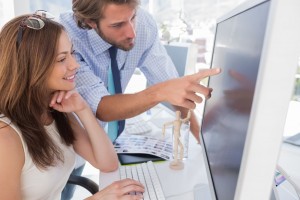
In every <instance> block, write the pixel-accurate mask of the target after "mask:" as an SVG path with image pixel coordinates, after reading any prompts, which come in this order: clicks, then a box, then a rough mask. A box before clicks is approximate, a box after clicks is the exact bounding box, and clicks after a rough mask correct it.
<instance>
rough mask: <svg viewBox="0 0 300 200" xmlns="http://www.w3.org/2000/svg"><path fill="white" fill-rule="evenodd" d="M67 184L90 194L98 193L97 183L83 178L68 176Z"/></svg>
mask: <svg viewBox="0 0 300 200" xmlns="http://www.w3.org/2000/svg"><path fill="white" fill-rule="evenodd" d="M67 184H73V185H79V186H81V187H83V188H85V189H86V190H88V191H89V192H90V193H91V194H95V193H97V192H98V191H99V186H98V184H97V183H95V182H94V181H92V180H91V179H88V178H86V177H83V176H76V175H70V177H69V179H68V182H67Z"/></svg>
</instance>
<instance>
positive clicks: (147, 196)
mask: <svg viewBox="0 0 300 200" xmlns="http://www.w3.org/2000/svg"><path fill="white" fill-rule="evenodd" d="M119 173H120V179H125V178H131V179H134V180H137V181H139V182H141V183H142V184H143V185H144V186H145V192H144V194H143V196H144V200H165V197H164V194H163V189H162V186H161V184H160V181H159V178H158V175H157V173H156V170H155V167H154V164H153V162H152V161H148V162H145V163H141V164H136V165H122V166H120V168H119Z"/></svg>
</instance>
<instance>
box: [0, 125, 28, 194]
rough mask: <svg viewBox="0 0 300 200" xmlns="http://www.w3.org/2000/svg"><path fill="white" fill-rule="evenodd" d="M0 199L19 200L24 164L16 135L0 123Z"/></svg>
mask: <svg viewBox="0 0 300 200" xmlns="http://www.w3.org/2000/svg"><path fill="white" fill-rule="evenodd" d="M0 127H3V128H0V163H1V164H0V186H1V189H0V190H1V195H0V199H12V200H20V199H21V172H22V168H23V165H24V162H25V156H24V151H23V146H22V143H21V140H20V138H19V136H18V134H17V133H16V132H15V131H14V130H13V129H12V128H11V127H10V126H6V124H4V123H3V122H0Z"/></svg>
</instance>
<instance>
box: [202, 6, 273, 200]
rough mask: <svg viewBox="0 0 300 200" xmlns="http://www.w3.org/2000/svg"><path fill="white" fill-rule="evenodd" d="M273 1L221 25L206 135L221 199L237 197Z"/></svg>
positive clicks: (207, 152)
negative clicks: (219, 70)
mask: <svg viewBox="0 0 300 200" xmlns="http://www.w3.org/2000/svg"><path fill="white" fill-rule="evenodd" d="M268 8H269V2H265V3H262V4H260V5H258V6H256V7H253V8H251V9H249V10H247V11H245V12H243V13H240V14H238V15H236V16H234V17H232V18H230V19H227V20H225V21H222V22H220V23H218V25H217V31H216V38H215V44H214V53H213V60H212V66H216V67H221V69H222V73H221V75H218V76H214V77H211V78H210V82H209V87H212V88H213V89H214V91H213V93H212V97H211V99H209V100H208V101H207V102H206V105H205V110H204V118H203V119H204V120H203V124H202V137H203V141H204V144H203V146H204V148H205V149H206V156H207V158H208V164H209V167H210V173H211V176H212V177H211V178H212V181H213V184H214V190H215V193H216V196H217V199H220V200H232V199H234V194H235V188H236V184H237V179H238V174H239V170H240V165H241V159H242V154H243V149H244V144H245V138H246V134H247V130H248V123H249V118H250V112H251V107H252V100H253V95H254V90H255V86H256V79H257V73H258V67H259V63H260V54H261V51H262V46H263V41H264V34H265V27H266V23H267V15H268Z"/></svg>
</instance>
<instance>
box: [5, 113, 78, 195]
mask: <svg viewBox="0 0 300 200" xmlns="http://www.w3.org/2000/svg"><path fill="white" fill-rule="evenodd" d="M0 120H1V121H3V122H5V123H7V124H9V123H10V120H9V119H8V118H6V117H3V115H2V116H1V117H0ZM9 126H10V127H12V128H13V129H14V130H15V131H16V132H17V133H18V135H19V136H20V138H21V141H22V145H23V149H24V154H25V163H24V166H23V169H22V174H21V193H22V200H60V198H61V192H62V190H63V188H64V187H65V185H66V183H67V180H68V178H69V176H70V174H71V172H72V170H73V169H74V166H75V152H74V149H73V146H69V147H68V146H66V145H64V144H62V143H61V137H60V135H59V133H58V131H57V128H56V126H55V122H54V121H53V122H52V124H50V125H49V126H45V129H46V131H47V133H48V134H49V135H50V137H51V138H52V139H53V141H54V142H55V144H56V145H57V146H58V147H60V148H61V150H62V152H63V155H64V163H62V162H59V164H58V165H57V166H55V167H48V168H47V169H44V170H40V169H39V168H37V167H36V166H35V164H34V163H33V161H32V159H31V157H30V154H29V152H28V148H27V145H26V144H25V141H24V140H23V137H22V133H21V131H20V129H19V128H18V127H17V126H15V125H14V124H9Z"/></svg>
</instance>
